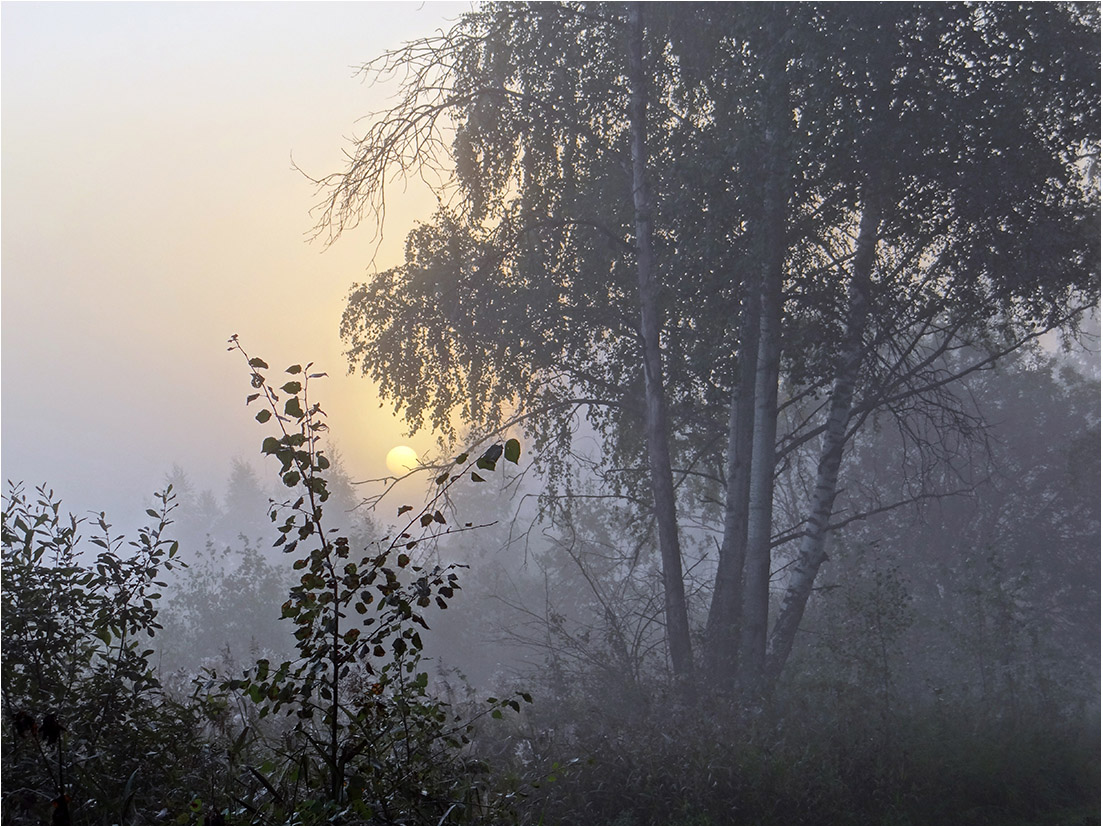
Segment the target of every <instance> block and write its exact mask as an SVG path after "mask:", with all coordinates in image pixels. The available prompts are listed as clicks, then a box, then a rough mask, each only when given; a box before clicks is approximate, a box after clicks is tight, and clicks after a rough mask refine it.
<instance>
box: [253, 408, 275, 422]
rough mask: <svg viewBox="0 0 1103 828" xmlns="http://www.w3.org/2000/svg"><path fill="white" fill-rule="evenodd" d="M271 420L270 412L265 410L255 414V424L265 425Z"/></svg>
mask: <svg viewBox="0 0 1103 828" xmlns="http://www.w3.org/2000/svg"><path fill="white" fill-rule="evenodd" d="M271 419H272V412H271V411H269V410H268V409H267V408H265V409H262V410H261V411H258V412H257V422H258V423H266V422H268V421H269V420H271Z"/></svg>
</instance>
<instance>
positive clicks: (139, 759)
mask: <svg viewBox="0 0 1103 828" xmlns="http://www.w3.org/2000/svg"><path fill="white" fill-rule="evenodd" d="M157 499H158V504H159V505H158V508H156V509H149V510H148V514H149V516H150V517H151V518H152V519H153V521H154V523H153V524H152V526H150V527H147V528H145V529H142V530H141V531H140V532H139V533H138V539H137V540H135V541H131V542H130V543H129V546H130V547H131V549H130V552H129V554H127V550H126V548H125V546H124V543H125V539H124V538H123V537H121V536H118V537H116V536H113V535H112V534H111V526H110V524H108V523H107V521H106V518H105V517H104V515H102V514H101V515H100V516H99V518H98V520H97V521H96V528H97V529H98V533H97V534H95V535H93V536H92V537H91V539H90V542H91V544H93V545H94V546H95V547H97V548H98V552H97V551H95V550H93V549H88V548H87V547H85V546H83V545H82V542H81V541H82V539H81V536H80V530H81V527H82V524H83V523H84V520H82V519H77V518H76V517H74V516H73V515H71V514H70V515H68V516H67V517H66V516H65V515H64V513H63V512H62V511H61V503H60V501H59V500H58V499H57V498H56V497H55V496H54V494H53V492H52V491H50V490H49V489H47V488H46V487H45V486H42V487H40V488H39V489H38V490H37V496H36V497H34V496H28V495H27V494H26V492H25V491H24V490H23V488H22V487H21V486H19V485H12V484H9V490H8V492H7V493H6V494H5V496H4V499H3V504H4V508H3V518H2V527H0V548H2V555H3V572H4V583H3V602H2V605H3V628H4V647H3V651H2V667H3V670H2V673H3V680H2V688H3V710H4V729H3V783H4V797H3V810H2V814H0V816H2V821H3V822H4V823H5V824H11V823H22V822H41V821H43V820H52V821H54V822H56V823H61V822H68V821H69V820H70V819H72V820H77V821H79V822H88V823H105V822H106V823H111V822H116V823H118V822H123V821H130V820H132V819H135V818H137V820H138V821H139V822H141V821H145V819H144V818H143V817H142V816H141V814H142V813H151V811H147V810H146V809H147V808H149V807H152V806H153V805H156V808H154V810H157V809H160V808H161V807H163V806H165V805H167V804H170V800H171V799H172V798H173V796H175V793H174V785H179V784H183V783H182V782H181V781H180V777H182V776H183V775H185V773H186V769H185V768H184V767H183V765H182V764H181V763H180V761H179V760H180V759H181V758H183V755H184V754H183V751H185V750H189V749H191V748H193V747H195V745H196V744H197V743H196V742H195V741H194V740H193V736H194V733H195V731H194V729H193V727H192V725H191V717H190V716H189V715H188V713H187V711H185V710H183V709H182V708H180V707H179V706H178V705H176V704H174V703H173V702H172V701H171V700H169V699H167V698H166V697H165V696H164V694H163V693H162V692H161V687H160V683H159V682H158V680H157V677H156V676H155V674H154V671H153V668H152V666H151V664H150V657H151V656H152V655H153V649H152V648H150V647H149V646H148V645H149V642H150V639H151V637H152V636H153V635H154V633H155V632H156V630H158V629H159V628H160V624H159V623H158V622H157V606H156V602H157V600H158V599H159V598H160V592H159V590H160V589H161V588H162V587H163V586H164V582H163V581H161V580H159V578H160V577H161V573H162V572H163V571H166V570H171V569H172V568H174V567H175V566H177V565H178V564H177V561H176V555H177V544H176V543H175V542H174V541H171V540H169V539H168V538H167V536H166V530H167V529H168V526H169V525H170V524H171V523H172V521H171V520H170V518H169V515H170V513H171V512H172V509H173V494H172V487H171V486H170V487H169V488H167V489H166V490H165V491H164V492H162V493H159V494H158V495H157ZM174 775H175V777H176V778H175V779H174V778H173V777H174ZM153 791H156V793H152V792H153ZM146 818H148V817H146Z"/></svg>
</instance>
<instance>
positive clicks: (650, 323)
mask: <svg viewBox="0 0 1103 828" xmlns="http://www.w3.org/2000/svg"><path fill="white" fill-rule="evenodd" d="M628 24H629V36H628V82H629V87H630V91H631V100H630V102H629V128H630V131H631V149H632V199H633V207H634V209H635V216H636V261H637V271H638V276H639V286H640V337H641V339H642V340H643V369H644V393H645V396H646V405H645V409H646V412H647V422H646V428H647V453H648V460H649V466H650V471H651V491H652V496H653V498H654V501H655V523H656V525H657V526H658V532H659V550H660V553H661V556H662V563H663V593H664V606H665V611H666V635H667V646H668V647H669V650H670V661H671V665H672V667H673V669H674V674H675V675H676V676H677V677H679V678H682V679H685V678H688V677H689V676H690V675H691V674H692V671H693V651H692V647H691V644H690V638H689V615H688V612H687V610H686V598H685V584H684V582H683V580H682V552H681V547H680V545H679V542H678V520H677V511H676V509H675V503H674V475H673V473H672V472H671V467H670V438H669V425H668V422H667V413H666V395H665V391H664V387H663V367H662V352H661V351H660V349H659V328H660V322H659V316H660V314H659V300H658V293H659V286H658V280H657V278H656V275H655V261H654V254H653V251H652V247H651V232H652V202H651V192H650V189H649V187H648V182H647V146H646V142H645V132H646V126H647V96H646V89H647V86H646V83H647V80H646V76H645V74H644V68H643V8H642V4H641V3H633V4H632V5H631V6H629V8H628Z"/></svg>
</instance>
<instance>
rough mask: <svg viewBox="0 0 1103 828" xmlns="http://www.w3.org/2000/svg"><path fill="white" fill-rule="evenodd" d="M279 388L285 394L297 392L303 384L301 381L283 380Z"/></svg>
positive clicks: (301, 388)
mask: <svg viewBox="0 0 1103 828" xmlns="http://www.w3.org/2000/svg"><path fill="white" fill-rule="evenodd" d="M280 390H281V391H283V392H284V393H285V394H298V393H299V392H300V391H302V390H303V384H302V383H301V382H295V381H292V382H285V383H284V384H283V385H281V386H280Z"/></svg>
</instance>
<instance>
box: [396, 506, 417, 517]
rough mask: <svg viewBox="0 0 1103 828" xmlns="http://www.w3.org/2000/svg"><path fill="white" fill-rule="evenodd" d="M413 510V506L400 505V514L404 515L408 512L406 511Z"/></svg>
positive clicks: (400, 515)
mask: <svg viewBox="0 0 1103 828" xmlns="http://www.w3.org/2000/svg"><path fill="white" fill-rule="evenodd" d="M413 510H414V507H413V506H399V507H398V516H399V517H402V516H403V515H404V514H406V512H412V511H413Z"/></svg>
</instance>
